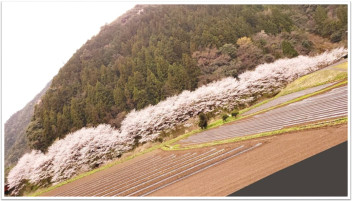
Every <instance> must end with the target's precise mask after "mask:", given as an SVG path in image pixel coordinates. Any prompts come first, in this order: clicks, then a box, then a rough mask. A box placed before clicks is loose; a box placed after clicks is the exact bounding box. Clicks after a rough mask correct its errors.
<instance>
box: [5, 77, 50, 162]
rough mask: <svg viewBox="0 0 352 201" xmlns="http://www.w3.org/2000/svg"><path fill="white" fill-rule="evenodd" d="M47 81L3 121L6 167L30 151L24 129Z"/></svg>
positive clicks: (44, 90)
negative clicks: (35, 93) (24, 104)
mask: <svg viewBox="0 0 352 201" xmlns="http://www.w3.org/2000/svg"><path fill="white" fill-rule="evenodd" d="M50 84H51V82H49V83H48V84H47V85H46V86H45V87H44V89H43V90H42V91H41V92H40V93H39V94H37V95H36V96H35V97H34V98H33V100H31V101H30V102H29V103H27V105H26V106H25V107H24V108H22V109H21V110H19V111H18V112H16V113H15V114H13V115H12V116H11V117H10V119H9V120H7V121H6V123H5V128H4V131H5V132H4V134H5V143H4V145H5V149H4V150H5V167H6V168H8V167H10V166H12V165H14V164H16V163H17V161H18V159H19V158H20V157H21V156H22V155H23V154H24V153H25V152H26V151H30V148H29V146H28V142H27V138H26V129H27V126H28V124H29V122H30V121H31V117H32V115H33V113H34V106H35V105H36V104H37V103H38V101H39V100H40V98H41V97H42V96H43V95H44V94H45V92H46V90H47V89H48V88H49V86H50Z"/></svg>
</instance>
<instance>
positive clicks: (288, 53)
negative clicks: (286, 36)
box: [281, 40, 298, 58]
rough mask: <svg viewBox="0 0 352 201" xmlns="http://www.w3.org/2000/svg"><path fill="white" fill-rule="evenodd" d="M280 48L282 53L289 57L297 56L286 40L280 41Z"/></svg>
mask: <svg viewBox="0 0 352 201" xmlns="http://www.w3.org/2000/svg"><path fill="white" fill-rule="evenodd" d="M281 48H282V53H284V55H285V56H287V57H289V58H292V57H296V56H298V53H297V51H296V50H295V48H294V47H293V46H292V44H291V43H290V42H288V41H286V40H284V41H282V43H281Z"/></svg>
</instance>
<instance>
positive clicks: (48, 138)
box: [26, 5, 347, 151]
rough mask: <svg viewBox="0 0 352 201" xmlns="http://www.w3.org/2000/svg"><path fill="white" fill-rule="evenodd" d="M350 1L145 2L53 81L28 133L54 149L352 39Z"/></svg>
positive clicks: (32, 141) (34, 144) (37, 145)
mask: <svg viewBox="0 0 352 201" xmlns="http://www.w3.org/2000/svg"><path fill="white" fill-rule="evenodd" d="M346 31H347V6H346V5H146V6H136V7H135V8H134V9H132V10H130V11H129V12H127V13H126V14H125V15H123V16H121V17H119V18H118V19H117V20H116V21H114V22H113V23H111V24H108V25H105V26H103V27H102V28H101V31H100V33H99V34H98V35H96V36H94V37H92V39H90V40H89V41H87V42H86V44H85V45H83V46H82V47H81V48H80V49H79V50H77V52H76V53H75V54H74V55H73V56H72V58H71V59H70V60H69V61H68V62H67V63H66V64H65V65H64V66H63V67H62V68H61V69H60V71H59V73H58V75H56V76H55V77H54V78H53V81H52V84H51V86H50V88H49V90H48V91H47V92H46V94H45V95H44V97H43V98H42V100H41V102H40V103H39V104H37V105H36V107H35V112H34V115H33V117H32V119H31V122H30V124H29V126H28V129H27V132H26V135H27V138H28V142H29V145H30V147H31V148H33V149H39V150H42V151H46V149H47V148H48V146H50V145H51V144H52V142H53V141H55V140H56V139H57V138H59V139H61V138H63V137H64V136H65V135H66V134H68V133H69V132H73V131H75V130H78V129H80V128H82V127H90V126H96V125H98V124H101V123H108V124H111V125H113V126H115V127H117V128H118V127H119V126H120V123H121V121H122V120H123V118H124V116H125V115H126V113H127V112H128V111H131V110H133V109H137V110H138V109H141V108H143V107H145V106H147V105H149V104H151V105H155V104H156V103H158V102H159V101H161V100H164V99H165V98H166V97H169V96H172V95H175V94H178V93H180V92H181V91H183V90H194V89H196V88H197V87H199V86H202V85H204V84H207V83H210V82H212V81H214V80H218V79H221V78H223V77H227V76H233V77H237V76H238V75H239V74H241V73H243V72H245V71H247V70H252V69H254V68H255V66H257V65H258V64H261V63H265V62H273V61H275V60H276V59H279V58H284V57H289V58H292V57H296V56H298V55H314V54H316V53H320V52H323V51H325V50H327V49H331V48H333V47H335V46H337V45H338V43H339V44H341V43H342V44H346V40H347V33H346Z"/></svg>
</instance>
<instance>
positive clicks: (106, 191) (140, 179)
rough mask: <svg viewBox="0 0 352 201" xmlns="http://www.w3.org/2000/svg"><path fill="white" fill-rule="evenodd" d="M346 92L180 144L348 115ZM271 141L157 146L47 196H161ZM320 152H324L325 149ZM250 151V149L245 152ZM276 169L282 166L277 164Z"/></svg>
mask: <svg viewBox="0 0 352 201" xmlns="http://www.w3.org/2000/svg"><path fill="white" fill-rule="evenodd" d="M328 86H331V84H326V85H322V86H319V87H314V88H311V89H307V90H303V91H300V92H296V93H293V94H289V95H287V96H283V97H281V99H279V100H277V101H276V102H274V103H272V102H269V103H268V104H269V106H268V105H265V104H264V105H263V107H262V109H265V108H269V107H271V106H274V105H278V104H280V103H283V102H284V101H287V100H292V99H294V98H296V97H299V96H302V95H305V94H307V93H312V92H314V91H318V90H320V89H322V88H324V87H328ZM347 92H348V89H347V86H342V87H338V88H334V89H332V90H330V91H328V92H325V93H323V94H319V95H315V96H312V97H310V98H307V99H304V100H302V101H298V102H295V103H291V104H289V105H286V106H282V107H279V108H276V109H273V110H270V111H268V112H265V113H261V114H258V115H255V116H252V117H250V118H248V119H243V120H240V121H238V122H233V123H232V124H229V125H224V126H221V127H219V128H216V129H210V130H206V131H204V132H202V133H199V134H197V135H193V136H190V137H189V138H186V139H184V140H181V141H180V142H177V143H181V144H182V145H190V144H199V143H204V142H210V141H216V140H222V139H228V138H234V137H237V136H244V135H251V134H257V133H262V132H267V131H274V130H279V129H282V128H284V127H289V126H292V125H298V124H304V123H309V122H315V121H319V120H324V119H331V118H337V117H344V116H347V114H348V104H347V103H348V93H347ZM340 130H341V129H340ZM342 130H343V129H342ZM329 132H330V131H329ZM339 133H341V131H339ZM326 136H329V137H331V138H332V139H333V138H334V137H333V136H332V135H326ZM340 138H341V139H340ZM344 138H345V137H343V136H341V135H340V137H339V138H338V139H339V140H340V141H341V140H344ZM303 140H304V139H303ZM268 141H270V140H267V139H264V140H263V139H259V140H253V141H251V142H246V143H242V142H240V143H234V144H232V143H230V144H228V145H222V146H215V147H206V148H200V149H190V150H184V151H161V150H157V151H154V152H151V153H150V154H147V155H145V156H143V157H142V158H139V159H138V158H136V159H133V160H131V161H128V163H127V164H121V166H117V167H115V168H113V170H110V171H109V172H105V173H102V174H100V175H98V176H96V177H93V178H92V179H88V180H85V181H84V182H82V181H81V182H80V181H79V180H77V181H76V182H74V184H73V185H72V187H66V188H63V189H60V188H59V189H55V191H54V192H49V194H48V195H49V196H60V197H73V196H82V197H83V196H87V197H115V196H148V195H154V194H155V193H156V194H158V192H163V190H164V191H165V190H166V189H168V188H166V187H168V186H170V187H172V186H173V185H172V184H175V185H177V184H179V183H180V182H181V183H182V180H184V181H186V179H187V178H192V177H191V176H192V175H194V176H195V175H196V174H197V175H199V174H198V173H200V174H202V173H201V172H203V171H204V172H206V171H205V170H207V169H210V170H211V167H214V168H217V166H219V165H221V164H222V163H225V162H226V161H227V160H228V161H231V160H230V159H235V160H236V158H241V160H244V159H243V157H246V156H247V155H248V154H250V153H251V152H250V151H251V150H254V152H255V150H258V151H257V152H261V151H259V150H261V148H259V149H256V148H257V147H262V148H264V147H266V146H263V145H264V143H266V142H268ZM321 142H322V143H323V142H324V143H325V142H328V143H330V142H331V143H332V142H333V140H323V141H321ZM334 143H336V142H334ZM295 144H297V143H295ZM299 144H300V143H299ZM317 145H319V143H317ZM295 146H296V145H295ZM319 146H321V145H319ZM319 146H318V147H319ZM329 146H331V145H326V147H329ZM267 147H268V146H267ZM265 149H268V148H265ZM319 150H320V151H321V149H320V147H319ZM246 152H248V153H247V154H246V155H244V153H246ZM302 154H303V153H302ZM239 156H240V157H239ZM277 158H281V157H277ZM301 160H302V159H301ZM262 162H263V161H261V160H260V161H259V162H258V161H257V163H262ZM278 164H281V163H278ZM219 167H220V166H219ZM277 167H279V166H278V165H277ZM281 168H282V167H281ZM276 171H277V170H276ZM102 172H104V171H102ZM176 183H177V184H176ZM70 185H71V184H68V185H67V186H70ZM164 188H165V189H164ZM44 196H45V194H44Z"/></svg>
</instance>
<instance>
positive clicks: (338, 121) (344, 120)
mask: <svg viewBox="0 0 352 201" xmlns="http://www.w3.org/2000/svg"><path fill="white" fill-rule="evenodd" d="M347 122H348V118H347V117H343V118H337V119H333V120H329V121H322V122H318V123H313V124H308V125H303V126H294V127H290V128H284V129H280V130H276V131H269V132H263V133H258V134H254V135H247V136H243V137H235V138H231V139H226V140H219V141H213V142H207V143H203V144H196V145H190V146H186V147H181V146H180V145H179V144H177V145H174V146H165V147H162V148H161V149H162V150H165V151H176V150H188V149H197V148H203V147H209V146H214V145H220V144H226V143H232V142H240V141H245V140H251V139H255V138H261V137H268V136H273V135H278V134H283V133H288V132H293V131H302V130H306V129H312V128H320V127H324V126H333V125H338V124H344V123H347Z"/></svg>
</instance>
